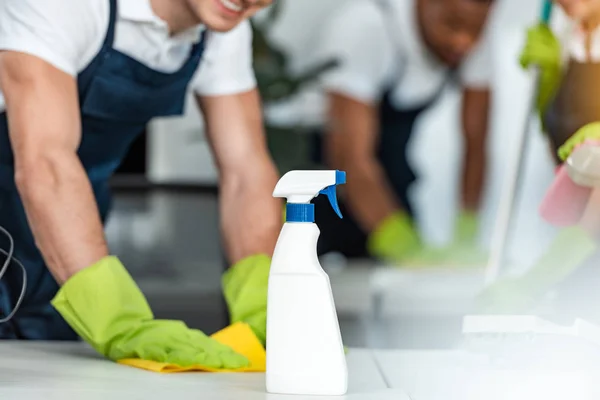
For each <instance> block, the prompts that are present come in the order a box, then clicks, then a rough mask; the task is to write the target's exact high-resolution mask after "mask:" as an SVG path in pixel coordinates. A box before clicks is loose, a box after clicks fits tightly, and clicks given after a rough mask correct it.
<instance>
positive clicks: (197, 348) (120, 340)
mask: <svg viewBox="0 0 600 400" xmlns="http://www.w3.org/2000/svg"><path fill="white" fill-rule="evenodd" d="M52 305H53V306H54V308H56V310H57V311H58V312H59V313H60V314H61V315H62V316H63V318H64V319H65V320H66V321H67V323H68V324H69V325H70V326H71V327H72V328H73V329H74V330H75V332H77V333H78V334H79V336H81V337H82V338H83V339H84V340H85V341H86V342H88V343H89V344H90V345H91V346H92V347H93V348H94V349H95V350H96V351H98V352H99V353H100V354H102V355H104V356H105V357H107V358H109V359H111V360H114V361H118V360H122V359H126V358H141V359H144V360H151V361H157V362H166V363H169V364H175V365H179V366H182V367H185V366H189V365H198V364H200V365H205V366H208V367H213V368H223V369H238V368H241V367H245V366H247V365H248V364H249V362H248V360H247V359H246V358H245V357H243V356H241V355H239V354H237V353H235V352H234V351H233V350H231V349H230V348H229V347H227V346H224V345H222V344H220V343H218V342H216V341H215V340H213V339H211V338H209V337H208V336H206V335H205V334H204V333H202V332H200V331H198V330H195V329H190V328H188V327H187V326H186V325H185V324H184V323H183V322H180V321H169V320H156V319H154V315H153V314H152V311H151V310H150V307H149V306H148V303H147V302H146V299H145V298H144V295H143V294H142V292H141V291H140V290H139V288H138V287H137V285H136V284H135V282H134V281H133V279H132V278H131V276H130V275H129V273H128V272H127V270H126V269H125V267H123V265H122V264H121V262H120V261H119V259H118V258H116V257H105V258H104V259H102V260H100V261H99V262H98V263H96V264H94V265H92V266H91V267H88V268H86V269H84V270H82V271H80V272H79V273H77V274H76V275H74V276H73V277H71V279H69V280H68V281H67V282H66V283H65V284H64V285H63V286H62V288H61V289H60V290H59V291H58V293H57V295H56V296H55V298H54V299H53V300H52Z"/></svg>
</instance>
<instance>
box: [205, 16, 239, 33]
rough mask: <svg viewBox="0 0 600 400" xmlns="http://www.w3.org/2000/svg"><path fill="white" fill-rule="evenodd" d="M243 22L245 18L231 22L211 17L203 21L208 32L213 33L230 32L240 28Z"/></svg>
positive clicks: (227, 19)
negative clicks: (237, 27)
mask: <svg viewBox="0 0 600 400" xmlns="http://www.w3.org/2000/svg"><path fill="white" fill-rule="evenodd" d="M243 20H244V19H243V18H239V19H235V20H231V19H229V18H222V17H219V16H211V17H209V18H205V19H203V24H204V26H206V27H207V28H208V30H210V31H213V32H229V31H230V30H232V29H233V28H235V27H236V26H238V25H239V24H240V22H242V21H243Z"/></svg>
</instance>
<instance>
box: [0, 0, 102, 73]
mask: <svg viewBox="0 0 600 400" xmlns="http://www.w3.org/2000/svg"><path fill="white" fill-rule="evenodd" d="M109 7H110V5H109V1H108V0H44V1H39V0H2V1H0V49H2V50H7V51H11V50H12V51H21V52H27V53H30V54H32V55H34V56H37V57H40V58H42V59H43V60H45V61H47V62H49V63H51V64H53V65H54V66H55V67H57V68H59V69H61V70H63V71H64V72H67V73H69V74H72V75H73V74H75V73H77V70H78V68H79V67H81V63H82V60H84V59H86V58H89V56H90V54H91V52H93V51H94V48H95V47H97V46H98V45H99V42H101V41H102V39H103V38H104V36H105V35H106V27H107V26H108V14H109V13H108V10H109Z"/></svg>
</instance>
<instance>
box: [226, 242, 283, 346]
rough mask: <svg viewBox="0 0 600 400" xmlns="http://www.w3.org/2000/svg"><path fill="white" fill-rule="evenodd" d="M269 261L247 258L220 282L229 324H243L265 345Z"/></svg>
mask: <svg viewBox="0 0 600 400" xmlns="http://www.w3.org/2000/svg"><path fill="white" fill-rule="evenodd" d="M270 269H271V258H270V257H268V256H266V255H264V254H259V255H254V256H250V257H247V258H245V259H243V260H241V261H239V262H238V263H236V264H235V265H234V266H232V267H231V268H230V269H229V270H228V271H227V272H226V273H225V274H224V275H223V279H222V285H223V293H224V294H225V300H226V301H227V305H228V307H229V314H230V317H231V322H232V323H236V322H245V323H247V324H248V325H250V327H251V328H252V330H253V331H254V333H255V334H256V336H257V337H258V338H259V340H260V341H261V342H262V344H263V346H264V345H265V344H266V337H267V292H268V287H269V271H270Z"/></svg>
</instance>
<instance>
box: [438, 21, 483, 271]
mask: <svg viewBox="0 0 600 400" xmlns="http://www.w3.org/2000/svg"><path fill="white" fill-rule="evenodd" d="M492 13H493V12H492ZM492 15H493V14H492ZM490 19H491V17H488V22H487V26H486V28H484V31H483V32H482V34H481V35H482V36H481V38H480V39H479V41H478V43H477V44H476V45H475V47H474V48H473V49H472V50H471V52H470V54H469V55H468V57H467V59H466V60H465V62H464V63H463V64H462V65H461V67H460V70H459V79H460V83H461V86H462V88H463V89H462V108H461V115H460V118H461V122H462V136H463V163H462V174H461V190H460V193H461V197H460V210H459V212H458V215H457V218H456V220H455V226H454V237H453V240H452V244H451V246H450V249H451V251H450V253H449V254H447V257H448V258H449V259H454V258H455V259H456V260H454V261H456V262H457V263H463V262H464V263H465V264H471V263H474V264H481V263H484V262H485V260H486V258H487V255H485V254H482V253H481V251H479V250H478V249H477V243H476V239H477V236H478V233H479V219H480V216H479V213H480V207H481V202H482V198H483V194H484V190H485V183H486V182H485V180H486V177H487V166H488V165H487V164H488V149H487V147H488V140H487V139H488V130H489V127H490V117H491V112H492V104H491V98H492V96H491V91H490V86H491V72H490V71H491V70H492V60H491V57H492V49H491V45H492V41H491V40H490V39H491V34H490V31H491V28H490V24H491V22H490ZM454 250H455V251H456V252H454ZM476 253H479V254H477V256H476V257H473V255H474V254H476ZM454 261H452V262H454Z"/></svg>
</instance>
